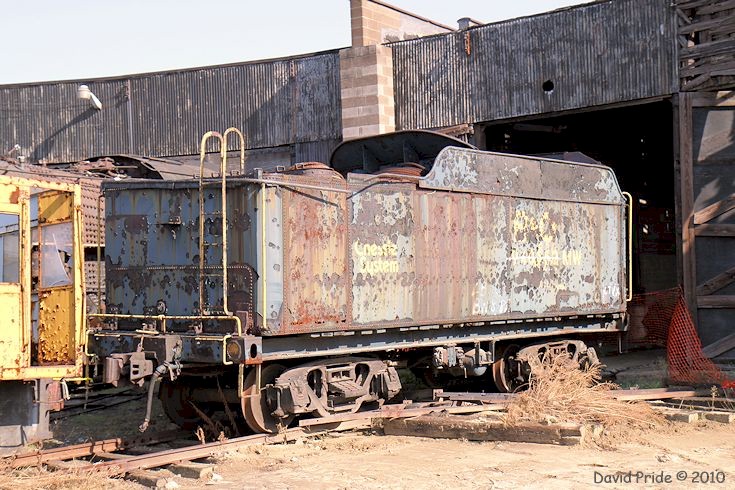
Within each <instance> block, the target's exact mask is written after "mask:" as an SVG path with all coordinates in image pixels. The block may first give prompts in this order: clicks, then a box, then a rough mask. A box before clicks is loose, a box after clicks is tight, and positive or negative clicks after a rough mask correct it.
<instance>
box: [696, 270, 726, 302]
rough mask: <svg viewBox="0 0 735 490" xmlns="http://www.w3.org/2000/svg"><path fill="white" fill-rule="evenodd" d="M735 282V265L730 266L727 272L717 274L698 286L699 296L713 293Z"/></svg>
mask: <svg viewBox="0 0 735 490" xmlns="http://www.w3.org/2000/svg"><path fill="white" fill-rule="evenodd" d="M733 282H735V267H730V268H729V269H727V270H726V271H725V272H723V273H721V274H717V275H716V276H715V277H713V278H711V279H708V280H707V281H705V282H703V283H702V284H700V285H699V286H697V296H706V295H708V294H712V293H714V292H716V291H719V290H720V289H722V288H724V287H725V286H727V285H728V284H732V283H733Z"/></svg>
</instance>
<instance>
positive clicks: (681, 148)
mask: <svg viewBox="0 0 735 490" xmlns="http://www.w3.org/2000/svg"><path fill="white" fill-rule="evenodd" d="M677 102H678V103H677V115H678V121H677V124H678V131H677V132H676V141H677V142H678V148H676V149H675V150H677V153H678V155H679V159H678V160H679V165H678V167H679V202H680V211H681V212H680V215H679V220H680V221H681V273H682V287H683V290H684V297H685V298H686V301H687V305H688V307H689V311H690V313H691V314H692V317H693V318H694V321H695V323H696V321H697V310H696V291H695V289H696V287H697V274H696V256H695V255H694V254H695V249H694V241H695V234H694V161H693V158H694V156H693V151H692V145H693V132H692V94H690V93H682V92H680V93H679V95H678V101H677Z"/></svg>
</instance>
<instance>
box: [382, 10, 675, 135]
mask: <svg viewBox="0 0 735 490" xmlns="http://www.w3.org/2000/svg"><path fill="white" fill-rule="evenodd" d="M670 4H671V2H670V0H615V1H608V2H600V3H594V4H589V5H585V6H581V7H576V8H574V9H573V10H571V11H570V10H565V11H558V12H552V13H548V14H542V15H538V16H533V17H526V18H521V19H514V20H509V21H504V22H499V23H496V24H490V25H486V26H480V27H476V28H473V29H469V30H467V31H461V32H455V33H451V34H446V35H441V36H433V37H429V38H424V39H417V40H412V41H404V42H400V43H395V44H393V45H392V47H393V64H394V67H393V68H394V73H395V82H394V83H395V87H394V88H395V99H396V125H397V127H398V128H400V129H413V128H433V127H441V126H450V125H454V124H461V123H471V122H478V121H489V120H496V119H504V118H510V117H516V116H524V115H531V114H540V113H547V112H555V111H562V110H568V109H576V108H581V107H587V106H595V105H602V104H609V103H615V102H621V101H629V100H636V99H643V98H648V97H655V96H661V95H667V94H670V93H674V92H676V90H677V79H676V58H675V51H674V42H675V30H674V28H675V14H674V10H673V9H672V8H671V7H670ZM547 80H550V81H551V82H553V85H554V89H553V91H551V92H546V91H544V89H543V88H542V85H543V84H544V82H545V81H547Z"/></svg>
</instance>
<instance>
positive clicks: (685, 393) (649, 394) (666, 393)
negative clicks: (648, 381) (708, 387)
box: [610, 388, 703, 401]
mask: <svg viewBox="0 0 735 490" xmlns="http://www.w3.org/2000/svg"><path fill="white" fill-rule="evenodd" d="M700 393H703V392H700V391H697V390H692V389H687V390H672V389H669V388H653V389H650V390H613V391H611V392H610V396H612V397H613V398H616V399H618V400H621V401H634V400H666V399H668V398H686V397H689V396H697V395H699V394H700Z"/></svg>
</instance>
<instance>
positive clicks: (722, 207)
mask: <svg viewBox="0 0 735 490" xmlns="http://www.w3.org/2000/svg"><path fill="white" fill-rule="evenodd" d="M732 208H735V194H730V195H729V196H727V197H726V198H725V199H723V200H722V201H717V202H715V203H712V204H710V205H709V206H707V207H706V208H704V209H700V210H699V211H697V212H696V213H694V224H695V225H702V224H704V223H706V222H708V221H709V220H711V219H713V218H716V217H718V216H719V215H721V214H723V213H726V212H728V211H730V210H731V209H732Z"/></svg>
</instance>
